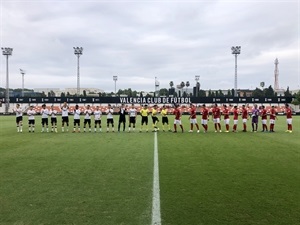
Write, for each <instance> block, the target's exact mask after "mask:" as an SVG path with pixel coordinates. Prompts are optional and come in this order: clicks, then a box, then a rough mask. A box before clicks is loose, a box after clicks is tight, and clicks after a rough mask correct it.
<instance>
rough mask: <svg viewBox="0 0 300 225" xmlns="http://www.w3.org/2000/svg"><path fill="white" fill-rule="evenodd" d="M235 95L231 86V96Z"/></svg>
mask: <svg viewBox="0 0 300 225" xmlns="http://www.w3.org/2000/svg"><path fill="white" fill-rule="evenodd" d="M234 96H235V94H234V89H233V88H232V89H231V97H234Z"/></svg>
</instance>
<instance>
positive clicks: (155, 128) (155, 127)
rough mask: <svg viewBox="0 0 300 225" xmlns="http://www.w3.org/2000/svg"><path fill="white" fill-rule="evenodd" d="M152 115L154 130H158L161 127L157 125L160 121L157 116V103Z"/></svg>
mask: <svg viewBox="0 0 300 225" xmlns="http://www.w3.org/2000/svg"><path fill="white" fill-rule="evenodd" d="M151 116H152V126H153V130H152V132H156V131H158V130H159V128H158V127H157V123H158V122H159V120H158V118H157V105H154V106H153V108H152V112H151Z"/></svg>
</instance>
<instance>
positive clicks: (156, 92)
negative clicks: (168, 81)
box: [155, 77, 159, 97]
mask: <svg viewBox="0 0 300 225" xmlns="http://www.w3.org/2000/svg"><path fill="white" fill-rule="evenodd" d="M158 95H159V81H158V80H157V77H155V96H156V97H158Z"/></svg>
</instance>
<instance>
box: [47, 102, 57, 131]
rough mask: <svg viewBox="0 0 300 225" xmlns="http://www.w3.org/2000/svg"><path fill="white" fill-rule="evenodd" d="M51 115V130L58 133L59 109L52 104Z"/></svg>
mask: <svg viewBox="0 0 300 225" xmlns="http://www.w3.org/2000/svg"><path fill="white" fill-rule="evenodd" d="M49 115H50V117H51V132H54V131H55V133H57V117H56V115H57V110H55V109H54V106H53V105H52V106H51V109H50V111H49Z"/></svg>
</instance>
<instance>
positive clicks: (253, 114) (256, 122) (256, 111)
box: [251, 104, 259, 132]
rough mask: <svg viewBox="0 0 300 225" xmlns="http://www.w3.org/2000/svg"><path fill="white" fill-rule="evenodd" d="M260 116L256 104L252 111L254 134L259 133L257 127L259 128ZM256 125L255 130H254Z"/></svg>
mask: <svg viewBox="0 0 300 225" xmlns="http://www.w3.org/2000/svg"><path fill="white" fill-rule="evenodd" d="M258 115H259V110H258V109H257V105H256V104H254V109H252V115H251V117H252V132H257V127H258ZM254 125H255V128H254Z"/></svg>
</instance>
